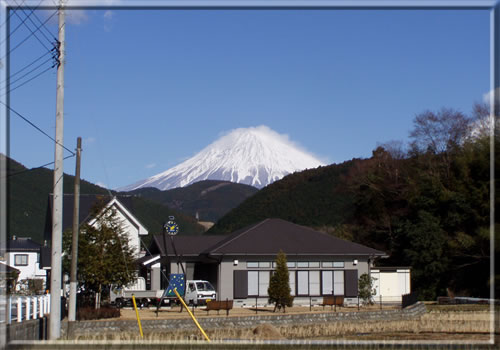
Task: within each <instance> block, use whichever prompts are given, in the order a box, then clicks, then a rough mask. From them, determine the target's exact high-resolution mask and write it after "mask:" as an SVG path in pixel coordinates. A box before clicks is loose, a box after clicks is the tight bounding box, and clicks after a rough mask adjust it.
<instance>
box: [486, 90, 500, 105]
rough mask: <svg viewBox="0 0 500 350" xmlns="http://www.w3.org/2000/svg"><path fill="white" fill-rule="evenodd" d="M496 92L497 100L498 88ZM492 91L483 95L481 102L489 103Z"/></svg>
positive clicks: (499, 94)
mask: <svg viewBox="0 0 500 350" xmlns="http://www.w3.org/2000/svg"><path fill="white" fill-rule="evenodd" d="M496 90H497V98H498V96H500V88H497V89H496ZM493 91H494V90H490V91H488V92H487V93H485V94H484V95H483V101H484V102H485V103H490V99H491V98H492V97H493Z"/></svg>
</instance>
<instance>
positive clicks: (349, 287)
mask: <svg viewBox="0 0 500 350" xmlns="http://www.w3.org/2000/svg"><path fill="white" fill-rule="evenodd" d="M344 278H345V296H346V297H357V296H358V270H345V275H344Z"/></svg>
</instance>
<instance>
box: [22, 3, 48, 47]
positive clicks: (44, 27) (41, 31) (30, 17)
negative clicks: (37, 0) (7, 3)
mask: <svg viewBox="0 0 500 350" xmlns="http://www.w3.org/2000/svg"><path fill="white" fill-rule="evenodd" d="M14 2H15V3H16V4H17V1H16V0H14ZM35 9H36V8H35ZM35 9H33V10H32V11H31V14H30V16H29V17H28V19H29V21H30V22H31V23H32V24H33V25H34V26H35V27H36V26H37V24H36V23H35V21H33V18H32V17H35V18H36V19H37V20H38V22H39V23H40V24H41V28H43V29H45V30H46V31H48V32H49V30H48V29H47V26H45V24H44V23H42V21H41V20H40V18H38V16H37V15H36V13H35ZM21 11H22V12H23V14H26V12H25V11H24V8H21ZM16 15H17V17H19V19H21V16H19V15H18V14H17V11H16ZM31 15H33V16H31ZM24 25H25V26H26V28H28V29H29V30H30V31H31V29H30V27H28V25H27V24H26V22H24ZM40 33H41V34H42V35H43V37H44V38H45V40H47V41H48V42H49V44H52V43H53V41H54V40H55V36H54V35H53V34H52V33H51V32H49V34H50V36H52V38H53V40H51V39H49V38H48V37H47V35H46V34H45V33H44V32H43V30H40ZM37 39H38V37H37ZM39 41H40V40H39ZM40 43H41V41H40ZM42 45H43V44H42Z"/></svg>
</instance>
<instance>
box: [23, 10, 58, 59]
mask: <svg viewBox="0 0 500 350" xmlns="http://www.w3.org/2000/svg"><path fill="white" fill-rule="evenodd" d="M23 13H24V10H23ZM33 13H34V12H33V11H32V12H31V14H33ZM31 14H30V15H31ZM16 16H17V17H19V19H21V20H22V18H21V16H19V14H18V13H17V11H16ZM27 18H28V19H29V20H30V21H31V23H33V24H34V22H33V20H32V19H31V17H27ZM23 23H24V26H25V27H26V28H28V30H29V31H30V32H31V35H32V36H34V37H35V38H36V40H38V42H39V43H40V45H42V46H43V47H44V48H45V50H47V51H49V52H50V49H49V48H48V47H47V46H45V44H44V43H43V42H42V41H41V40H40V38H39V37H38V35H36V34H35V33H36V32H40V33H43V32H42V31H40V28H41V27H38V28H37V29H36V30H35V31H34V32H33V30H31V27H30V26H28V24H27V23H26V21H24V22H23ZM35 27H36V24H35ZM31 35H30V36H31ZM49 43H50V40H49Z"/></svg>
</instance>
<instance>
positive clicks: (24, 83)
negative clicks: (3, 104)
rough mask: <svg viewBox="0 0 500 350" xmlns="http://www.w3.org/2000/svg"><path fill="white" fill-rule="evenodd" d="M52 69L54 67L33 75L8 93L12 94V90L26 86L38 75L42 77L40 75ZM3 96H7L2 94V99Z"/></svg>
mask: <svg viewBox="0 0 500 350" xmlns="http://www.w3.org/2000/svg"><path fill="white" fill-rule="evenodd" d="M52 68H54V66H52V67H48V68H47V69H45V70H44V71H42V72H40V73H38V74H37V75H35V76H34V77H32V78H30V79H28V80H26V81H24V82H23V83H21V84H19V85H17V86H16V87H13V88H11V89H9V92H12V91H14V90H16V89H18V88H20V87H21V86H23V85H26V84H28V83H29V82H30V81H32V80H34V79H36V78H38V77H39V76H40V75H42V74H44V73H46V72H48V71H49V70H51V69H52ZM5 95H7V93H5V94H3V95H2V97H4V96H5Z"/></svg>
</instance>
